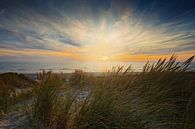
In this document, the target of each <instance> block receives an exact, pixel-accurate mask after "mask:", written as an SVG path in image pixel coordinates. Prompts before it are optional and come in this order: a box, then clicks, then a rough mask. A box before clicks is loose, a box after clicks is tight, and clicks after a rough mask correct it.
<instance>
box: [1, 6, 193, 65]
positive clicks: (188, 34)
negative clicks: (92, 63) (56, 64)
mask: <svg viewBox="0 0 195 129" xmlns="http://www.w3.org/2000/svg"><path fill="white" fill-rule="evenodd" d="M109 5H110V6H105V7H104V9H102V8H100V9H99V10H98V11H97V10H94V8H93V7H91V6H89V5H82V4H81V5H80V6H79V7H78V8H77V9H75V10H74V9H66V8H63V7H58V6H54V5H53V4H51V5H50V6H48V7H47V11H48V14H45V12H43V10H44V9H45V8H44V9H42V10H40V9H35V8H32V7H27V6H24V5H20V6H19V7H20V8H10V9H9V8H8V9H1V13H0V48H1V52H0V56H7V55H21V54H23V55H25V54H26V55H30V54H35V55H37V56H39V55H48V56H62V57H65V58H72V59H73V60H100V59H102V58H105V57H106V59H108V60H123V61H127V60H136V61H137V60H139V59H140V60H142V58H139V57H144V58H145V59H147V55H148V57H149V56H150V57H151V55H154V56H155V55H156V56H159V55H168V54H170V53H179V54H181V53H183V55H190V54H192V52H194V51H195V43H194V41H195V31H194V29H195V22H194V21H195V19H194V18H193V17H192V19H190V20H186V19H187V18H188V16H189V15H192V14H191V13H189V12H187V11H186V13H185V12H184V13H183V14H182V15H178V16H175V17H177V18H176V19H177V20H175V21H174V20H167V21H166V22H163V19H162V18H160V17H159V15H160V14H159V15H158V14H156V13H154V12H151V13H150V14H148V13H146V12H147V11H148V10H147V9H145V10H143V11H136V9H135V8H133V7H132V8H129V7H126V8H124V7H123V6H124V5H117V4H116V3H115V2H110V4H109ZM67 10H68V11H67ZM74 11H75V12H74ZM70 12H71V13H70ZM83 12H84V13H83ZM93 12H95V13H93ZM93 14H95V15H93ZM146 14H147V15H146ZM185 17H186V18H185ZM161 19H162V21H161ZM160 21H161V22H160ZM189 53H190V54H189ZM127 57H128V58H127ZM130 57H132V58H130ZM135 57H136V58H137V59H136V58H135ZM148 59H149V58H148Z"/></svg>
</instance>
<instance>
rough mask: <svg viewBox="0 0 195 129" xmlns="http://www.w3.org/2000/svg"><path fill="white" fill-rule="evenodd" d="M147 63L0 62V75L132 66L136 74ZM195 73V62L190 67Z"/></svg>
mask: <svg viewBox="0 0 195 129" xmlns="http://www.w3.org/2000/svg"><path fill="white" fill-rule="evenodd" d="M145 63H146V62H74V63H70V62H61V63H55V62H52V63H51V62H50V63H47V62H0V73H4V72H17V73H37V72H40V71H42V69H46V70H52V71H54V72H65V73H68V72H73V71H74V69H83V70H84V71H87V72H104V71H107V70H109V69H111V68H112V67H114V66H124V67H128V66H130V65H131V67H132V69H133V70H134V71H135V72H139V71H141V70H142V68H143V66H144V65H145ZM190 69H191V70H193V71H195V62H193V63H192V64H191V66H190Z"/></svg>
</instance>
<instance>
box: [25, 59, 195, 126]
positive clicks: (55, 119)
mask: <svg viewBox="0 0 195 129" xmlns="http://www.w3.org/2000/svg"><path fill="white" fill-rule="evenodd" d="M193 58H194V57H191V58H189V59H188V60H186V61H185V62H184V63H179V62H177V61H176V57H175V56H174V55H173V56H172V57H171V58H170V59H169V60H167V59H160V60H159V61H158V62H157V63H154V64H150V63H146V65H145V66H144V67H143V71H142V72H140V73H135V72H133V71H132V69H131V67H128V68H127V69H124V68H123V67H117V68H113V69H112V70H111V71H109V72H107V73H106V74H105V76H103V77H87V78H85V77H86V76H85V77H84V76H83V73H82V72H77V73H74V74H73V76H72V80H71V81H74V80H76V82H75V84H76V83H77V84H82V85H80V86H82V87H84V86H86V88H81V89H80V88H78V89H77V91H74V90H72V89H71V88H70V89H66V90H65V91H63V92H64V94H63V95H60V91H61V89H62V87H63V86H64V85H65V84H64V81H62V79H61V77H60V76H59V75H55V74H52V73H50V72H49V73H46V72H43V73H42V74H40V75H39V77H40V80H41V81H40V83H39V85H38V86H36V87H35V89H34V91H33V92H34V96H33V104H32V105H31V106H29V107H27V108H26V113H27V118H28V127H29V128H33V129H195V81H194V79H195V77H194V75H195V74H194V73H193V72H190V70H189V69H188V67H189V65H190V63H191V62H192V60H193ZM79 73H80V74H82V75H79ZM76 77H78V78H76ZM83 79H84V80H85V82H90V85H91V86H90V87H89V86H88V84H86V83H84V84H85V85H84V84H83ZM83 92H85V93H86V94H85V95H84V96H83V97H81V96H79V95H81V94H80V93H83Z"/></svg>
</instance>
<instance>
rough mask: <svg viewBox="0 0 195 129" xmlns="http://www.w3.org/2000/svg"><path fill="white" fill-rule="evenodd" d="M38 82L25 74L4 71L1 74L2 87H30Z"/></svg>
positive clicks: (0, 84) (0, 83)
mask: <svg viewBox="0 0 195 129" xmlns="http://www.w3.org/2000/svg"><path fill="white" fill-rule="evenodd" d="M35 84H36V82H35V81H34V80H32V79H30V78H28V77H26V76H25V75H23V74H17V73H11V72H10V73H3V74H0V87H2V86H7V87H9V88H28V87H32V86H33V85H35Z"/></svg>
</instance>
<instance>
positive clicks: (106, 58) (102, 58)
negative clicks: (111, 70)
mask: <svg viewBox="0 0 195 129" xmlns="http://www.w3.org/2000/svg"><path fill="white" fill-rule="evenodd" d="M108 59H109V57H107V56H102V57H101V58H100V60H102V61H107V60H108Z"/></svg>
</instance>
